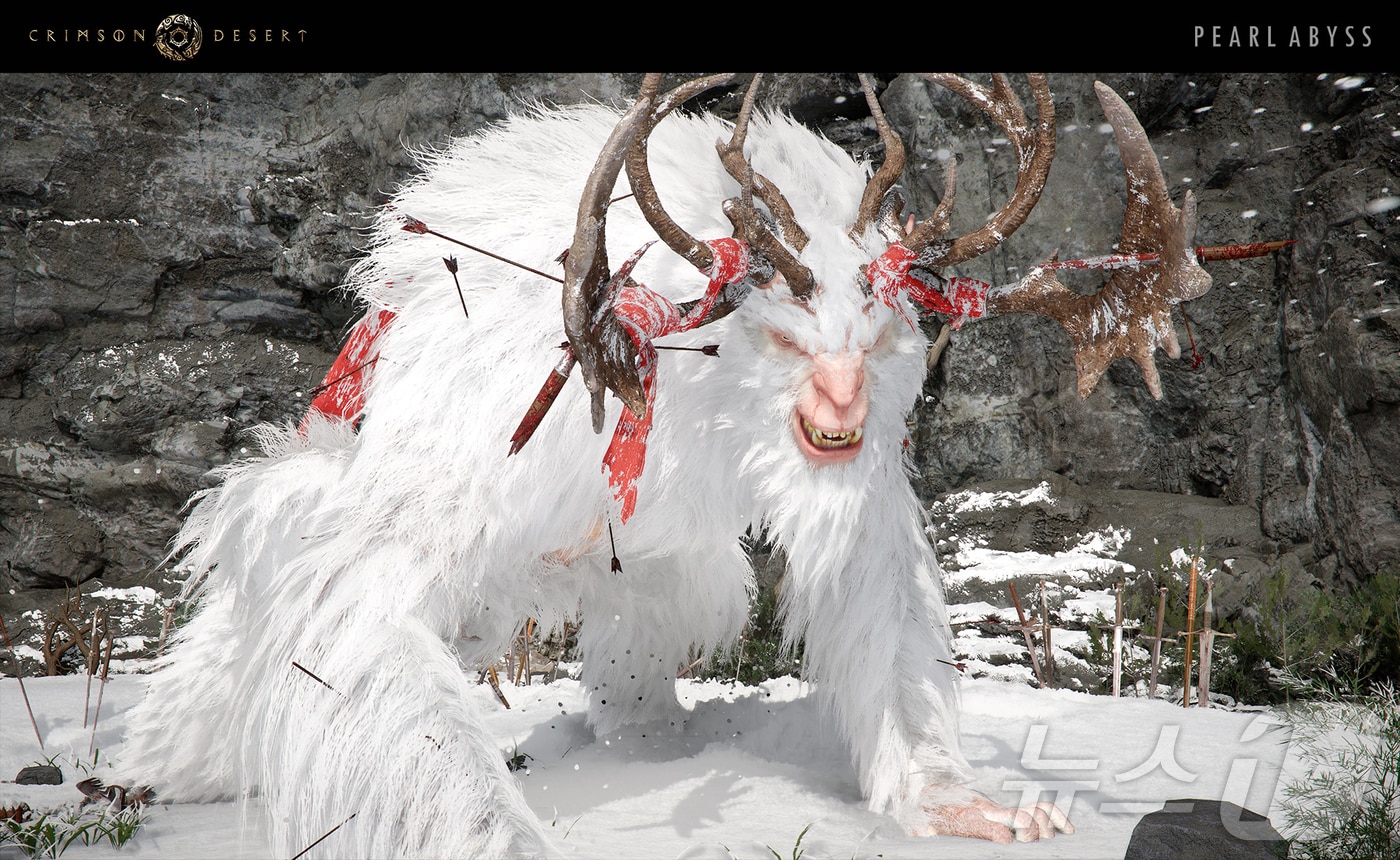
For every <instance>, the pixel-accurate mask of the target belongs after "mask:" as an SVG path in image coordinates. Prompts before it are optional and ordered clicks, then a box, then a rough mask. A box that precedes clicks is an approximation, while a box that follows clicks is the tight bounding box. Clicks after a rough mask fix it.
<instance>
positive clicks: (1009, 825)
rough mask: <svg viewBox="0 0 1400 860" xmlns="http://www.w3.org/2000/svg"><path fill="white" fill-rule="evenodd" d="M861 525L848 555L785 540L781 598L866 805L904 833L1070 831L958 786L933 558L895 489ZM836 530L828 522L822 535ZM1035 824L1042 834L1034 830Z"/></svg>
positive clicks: (1041, 814)
mask: <svg viewBox="0 0 1400 860" xmlns="http://www.w3.org/2000/svg"><path fill="white" fill-rule="evenodd" d="M867 505H868V506H873V507H875V508H877V510H874V511H872V510H866V511H864V512H863V515H862V517H861V519H860V524H859V526H858V528H859V530H860V531H859V534H857V535H854V536H853V537H854V539H853V540H852V541H851V543H850V549H849V551H848V554H847V555H846V556H845V557H844V558H841V557H840V556H837V555H835V554H833V553H832V552H831V551H830V550H831V547H830V546H828V545H820V544H818V545H815V546H814V545H813V542H812V541H805V542H794V544H793V545H792V546H790V547H789V548H788V562H789V572H788V577H787V580H786V581H785V584H784V591H783V597H784V602H785V608H786V611H787V623H790V624H791V623H797V624H799V625H801V626H802V627H803V629H805V631H806V638H805V643H806V650H805V652H804V663H805V665H804V671H805V672H806V673H807V675H808V677H809V678H811V679H812V680H814V681H815V682H816V683H817V688H818V690H819V693H820V695H822V696H824V697H826V698H827V699H828V700H829V701H830V703H831V705H832V712H833V713H834V714H835V716H836V718H837V722H838V728H839V729H840V731H841V732H842V734H843V735H844V736H845V738H846V740H847V743H848V744H849V747H850V749H851V752H852V757H853V759H854V761H855V765H856V769H857V772H858V773H859V775H860V780H861V788H862V789H863V790H864V792H865V794H866V796H867V797H868V798H869V802H870V807H871V808H872V809H874V810H876V811H887V812H890V813H892V814H893V815H895V817H896V818H898V819H899V820H900V822H901V823H902V824H903V825H904V827H905V828H906V829H907V830H909V831H910V832H911V833H916V834H931V833H934V832H938V833H948V834H953V835H960V836H975V837H979V838H984V839H995V840H997V841H1006V842H1009V841H1011V840H1012V839H1013V838H1021V839H1036V838H1042V837H1049V836H1053V835H1054V834H1055V831H1056V830H1057V829H1058V830H1062V831H1066V832H1070V831H1072V830H1073V828H1072V827H1071V826H1070V825H1069V823H1068V821H1067V820H1065V818H1064V816H1063V815H1060V814H1059V813H1058V811H1056V812H1055V813H1054V814H1053V815H1052V814H1051V813H1050V812H1049V811H1047V810H1045V809H1030V810H1014V809H1013V810H1007V809H1005V808H1003V807H1000V806H997V805H996V804H993V803H992V802H991V801H989V800H987V799H986V798H985V797H983V796H982V795H980V794H977V793H976V792H973V791H971V790H969V789H965V788H963V787H962V786H961V785H960V783H962V782H965V781H966V779H967V778H968V777H969V776H970V771H969V768H968V766H967V763H966V761H965V760H964V759H963V757H962V754H961V752H960V751H959V749H958V723H957V716H958V695H957V677H956V673H957V670H956V669H955V668H954V667H953V666H952V665H951V660H952V655H951V653H950V647H949V642H950V638H951V637H950V633H949V629H948V622H947V616H946V610H945V608H944V603H943V589H942V586H941V583H940V581H939V578H938V577H939V571H938V564H937V560H936V558H935V557H934V555H933V551H932V548H931V547H930V546H929V542H928V539H927V538H926V536H925V534H924V530H923V518H922V516H921V515H920V510H919V507H918V502H917V500H916V499H915V498H914V496H913V493H912V491H911V490H910V489H909V487H908V485H907V483H904V482H903V481H902V480H901V481H900V482H899V484H897V485H895V484H893V482H892V486H891V487H890V488H889V489H888V490H885V491H883V492H881V493H880V495H879V496H878V498H877V499H876V500H875V501H873V502H869V501H868V502H867ZM838 528H839V524H831V526H830V527H829V529H830V533H839V532H838ZM1042 825H1043V826H1042Z"/></svg>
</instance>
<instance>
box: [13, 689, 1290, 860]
mask: <svg viewBox="0 0 1400 860" xmlns="http://www.w3.org/2000/svg"><path fill="white" fill-rule="evenodd" d="M144 683H145V679H144V678H143V677H142V676H139V675H125V676H119V677H117V678H115V679H114V680H113V681H111V682H110V683H109V685H108V687H107V689H106V691H105V694H104V697H103V703H102V713H103V716H102V718H101V722H100V729H99V731H98V732H97V735H96V746H97V747H98V748H99V749H100V750H101V758H102V759H103V760H104V762H105V761H108V760H111V761H116V762H120V760H121V742H120V738H121V732H122V723H123V712H124V711H125V710H126V709H128V708H129V707H130V706H131V705H132V704H133V703H134V702H136V701H137V699H138V698H139V696H140V695H141V691H142V687H143V686H144ZM25 686H26V689H27V690H28V693H29V697H30V701H31V703H32V704H33V706H34V712H35V716H36V718H37V719H38V722H39V729H40V732H41V733H42V734H43V736H44V741H45V749H44V751H43V753H41V752H40V750H39V747H38V744H37V742H36V741H35V738H34V734H33V731H32V729H31V727H30V725H29V718H28V716H27V715H26V714H25V711H24V703H23V700H22V699H21V697H20V691H19V687H18V684H17V683H16V681H15V680H14V679H13V678H5V679H3V680H0V774H3V775H4V776H5V777H10V778H12V777H13V775H14V774H15V773H16V772H18V770H19V769H20V768H21V767H23V766H24V765H27V764H34V763H41V762H43V761H44V760H45V759H46V758H48V757H52V756H57V762H58V763H60V764H61V765H63V766H64V775H65V784H64V785H63V786H34V787H31V786H17V785H14V784H0V806H6V805H12V804H13V803H15V802H16V801H19V800H24V801H25V802H28V803H29V804H30V805H31V806H33V807H36V808H40V807H46V806H56V805H58V804H61V803H65V802H71V801H73V800H75V799H76V798H77V796H78V795H77V792H76V790H75V789H73V787H72V785H73V783H74V782H76V781H77V779H81V778H82V776H83V775H82V774H81V773H77V772H75V770H74V768H73V767H72V766H71V765H70V764H69V763H70V762H72V761H73V760H74V759H75V758H76V759H90V756H89V755H88V747H89V742H90V732H89V731H88V730H84V729H83V728H82V722H83V720H82V715H83V698H84V692H85V679H84V678H82V677H75V676H67V677H59V678H31V679H28V680H27V681H26V684H25ZM678 689H679V692H680V694H681V697H682V700H683V701H684V703H685V704H686V705H687V707H689V708H691V716H690V718H689V720H688V722H687V724H686V726H685V728H684V730H683V731H681V732H679V733H670V732H667V733H658V732H655V731H648V730H645V729H638V730H634V731H629V732H625V733H622V734H619V735H611V736H607V737H602V738H595V737H594V736H593V734H592V732H590V731H589V730H588V729H587V727H586V726H585V725H584V712H585V698H584V693H583V690H582V689H581V687H580V685H579V684H578V683H577V682H576V681H573V680H568V679H560V680H557V681H555V682H553V683H550V684H546V685H539V684H537V685H535V686H530V687H520V688H516V687H512V686H509V685H507V686H505V687H504V692H505V694H506V696H507V697H508V698H509V700H510V702H511V704H512V708H511V709H510V710H506V709H504V708H503V707H501V706H500V705H499V703H497V702H496V701H495V699H494V697H493V696H492V695H491V693H490V691H489V690H488V689H487V688H486V687H484V686H483V687H480V688H478V691H477V692H478V698H479V700H480V701H478V702H477V703H476V704H477V705H478V706H479V707H480V708H481V709H482V711H483V712H485V713H486V714H487V715H488V719H489V721H490V726H491V728H492V730H493V731H494V732H495V734H496V737H497V739H498V741H499V743H500V747H501V750H502V755H515V754H517V753H520V754H526V755H528V756H530V759H527V760H526V763H527V764H528V766H529V767H528V771H521V772H520V773H519V779H520V786H521V788H522V789H523V790H524V792H525V796H526V797H527V798H528V800H529V802H530V805H531V806H532V807H533V808H534V809H535V811H536V812H537V813H538V814H539V816H540V819H541V821H543V822H544V823H545V825H546V829H547V830H548V832H549V833H550V835H551V836H552V837H553V839H554V844H555V846H556V848H557V851H558V853H559V855H560V856H563V857H579V858H595V857H597V858H603V857H608V858H612V857H638V858H642V857H645V858H654V857H684V858H711V857H714V858H725V857H731V856H732V857H736V858H771V857H772V856H773V855H772V854H771V853H770V852H769V848H770V847H771V848H772V849H774V850H776V851H777V852H778V853H779V854H781V855H783V856H784V857H787V856H791V854H792V851H793V847H794V843H795V842H796V841H797V837H798V834H799V833H801V832H802V830H803V828H806V827H808V826H809V825H810V829H809V830H808V831H807V834H806V837H805V838H804V839H803V840H802V847H803V848H804V849H806V851H807V853H806V855H805V856H806V857H808V858H810V860H818V858H828V857H831V858H873V857H884V858H914V857H920V858H922V857H929V856H940V857H970V858H982V857H1037V858H1041V857H1045V858H1049V857H1075V858H1099V857H1103V858H1109V857H1113V858H1117V857H1122V856H1123V852H1124V850H1125V848H1126V847H1127V844H1128V840H1129V837H1130V835H1131V833H1132V829H1133V826H1134V825H1135V824H1136V822H1137V820H1138V819H1139V818H1140V817H1141V816H1142V815H1143V814H1145V813H1146V812H1149V811H1153V810H1156V809H1159V808H1160V807H1161V805H1162V802H1163V801H1164V800H1168V799H1173V798H1181V797H1200V798H1214V799H1221V798H1223V799H1226V800H1231V801H1234V802H1236V803H1239V804H1240V805H1242V806H1247V807H1249V808H1251V809H1254V810H1257V811H1260V812H1266V813H1267V812H1268V811H1269V810H1270V808H1271V805H1272V803H1273V801H1274V798H1275V796H1276V790H1277V787H1278V783H1279V772H1280V765H1281V763H1282V761H1283V758H1284V753H1285V749H1286V746H1285V743H1284V741H1285V740H1286V732H1284V731H1283V730H1282V729H1281V728H1280V726H1279V724H1278V721H1277V720H1276V719H1274V718H1273V717H1270V716H1269V715H1267V714H1261V713H1237V712H1228V711H1222V710H1201V709H1196V708H1193V709H1190V710H1183V709H1182V708H1180V707H1178V706H1175V705H1171V704H1168V703H1166V702H1160V701H1147V700H1144V699H1117V700H1115V699H1110V698H1107V697H1103V696H1089V695H1086V694H1082V693H1074V692H1070V691H1065V690H1036V689H1032V688H1029V687H1026V686H1024V685H1021V684H1015V683H1007V682H1002V681H996V680H992V679H975V680H968V681H967V682H966V683H965V684H964V710H963V744H964V750H965V752H966V754H967V756H968V758H969V759H970V760H971V761H972V762H973V764H974V766H975V767H976V768H977V771H978V773H979V778H978V781H977V783H976V784H975V787H976V788H978V789H980V790H982V791H983V792H985V793H987V794H988V795H990V796H991V797H993V798H995V799H997V800H999V801H1001V802H1004V803H1021V802H1026V801H1027V800H1035V799H1054V800H1058V802H1059V803H1060V804H1061V805H1062V807H1064V808H1067V809H1068V810H1069V813H1070V816H1071V818H1072V820H1073V821H1074V824H1075V826H1076V827H1077V832H1076V833H1074V834H1073V835H1070V836H1060V837H1058V838H1056V839H1055V840H1053V841H1052V842H1047V843H1041V844H1036V845H1011V846H1001V845H994V844H991V843H982V842H975V841H970V840H963V839H951V838H943V839H938V840H934V841H933V842H930V841H929V840H926V839H915V838H911V837H906V836H904V835H903V834H902V833H901V832H900V831H899V829H898V828H897V827H895V826H894V824H893V823H892V821H890V820H889V819H887V818H885V817H884V816H881V815H876V814H873V813H871V812H869V811H867V810H866V809H865V808H864V807H863V805H862V802H861V799H860V795H859V790H858V788H857V785H856V781H855V775H854V772H853V770H852V769H851V767H850V765H849V764H848V763H847V762H846V761H845V760H844V754H843V753H842V751H841V748H840V745H839V744H838V743H837V741H836V740H835V738H834V737H833V736H832V735H831V734H830V733H829V731H828V730H827V728H826V727H825V725H824V721H823V719H822V716H821V714H820V712H819V708H818V707H817V705H816V702H815V697H814V696H813V695H812V694H811V689H810V687H809V686H808V685H806V684H804V683H803V682H801V681H799V680H796V679H794V678H779V679H775V680H771V681H767V682H765V683H763V684H762V685H760V686H757V687H746V686H742V685H738V686H732V685H729V684H725V683H719V682H713V681H708V682H704V681H680V682H678ZM96 694H97V691H96V689H94V690H93V697H94V701H95V698H96ZM220 741H221V739H219V738H210V743H211V744H213V743H219V742H220ZM98 773H99V775H100V774H101V771H99V772H98ZM307 777H308V779H314V778H315V775H314V774H308V775H307ZM449 788H450V787H449ZM354 811H355V810H347V811H346V814H347V815H349V814H350V813H351V812H354ZM261 812H262V810H261V809H260V808H259V807H258V804H257V802H256V801H251V802H249V803H248V804H247V805H246V806H245V805H242V804H238V803H218V804H201V805H194V804H176V805H170V806H166V805H157V806H156V807H155V808H154V809H153V810H152V811H151V812H150V813H149V815H148V818H147V824H146V826H145V828H144V829H143V830H142V831H141V832H140V834H138V836H137V837H136V839H135V840H134V841H133V842H130V843H128V844H127V845H126V846H125V847H123V848H122V849H121V850H120V852H119V853H118V852H117V851H115V850H114V849H112V848H110V847H105V846H104V847H101V848H98V847H91V848H89V847H82V846H77V847H74V848H70V849H69V851H68V852H67V853H66V854H65V855H64V856H66V857H76V858H85V857H106V856H121V857H126V858H177V857H195V856H199V857H230V858H234V857H267V856H270V848H269V846H268V844H267V842H266V841H265V839H264V837H263V833H262V830H261ZM354 823H355V822H351V825H353V824H354ZM1278 823H1279V821H1278V818H1277V817H1275V824H1278ZM335 838H336V837H335V835H331V836H330V837H329V838H328V839H326V840H325V841H324V842H322V843H321V844H320V845H319V846H317V848H316V849H314V850H313V851H312V852H310V853H309V854H308V855H307V857H308V858H316V857H332V856H337V855H336V851H335ZM15 850H16V849H14V848H8V849H0V856H4V857H8V856H10V854H11V853H13V852H15ZM15 856H18V855H17V854H16V855H15Z"/></svg>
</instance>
